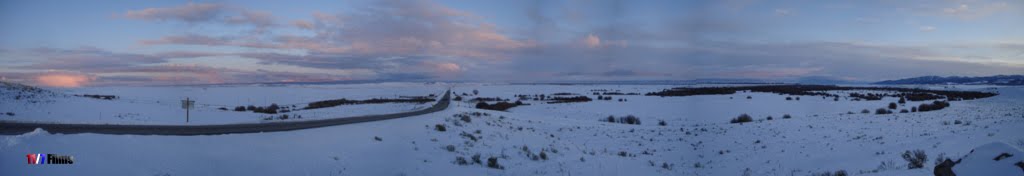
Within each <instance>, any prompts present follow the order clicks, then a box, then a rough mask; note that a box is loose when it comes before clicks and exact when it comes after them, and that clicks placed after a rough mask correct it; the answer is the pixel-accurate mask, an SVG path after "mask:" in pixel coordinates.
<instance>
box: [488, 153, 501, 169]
mask: <svg viewBox="0 0 1024 176" xmlns="http://www.w3.org/2000/svg"><path fill="white" fill-rule="evenodd" d="M487 167H489V168H494V169H502V170H503V169H505V166H501V164H498V158H496V157H493V156H492V157H490V158H487Z"/></svg>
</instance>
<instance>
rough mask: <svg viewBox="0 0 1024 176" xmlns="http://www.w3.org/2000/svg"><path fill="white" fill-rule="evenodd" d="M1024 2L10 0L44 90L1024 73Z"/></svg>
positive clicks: (10, 32) (13, 59) (5, 23)
mask: <svg viewBox="0 0 1024 176" xmlns="http://www.w3.org/2000/svg"><path fill="white" fill-rule="evenodd" d="M1022 29H1024V1H1019V0H1005V1H1000V0H991V1H989V0H962V1H961V0H937V1H935V0H906V1H887V0H878V1H872V0H864V1H810V0H808V1H764V0H716V1H677V0H669V1H653V0H652V1H648V0H640V1H625V0H622V1H602V0H593V1H592V0H567V1H549V0H522V1H461V0H440V1H420V0H409V1H389V0H384V1H359V0H355V1H329V0H325V1H260V0H246V1H234V0H224V1H91V0H90V1H56V0H11V1H0V80H3V81H8V82H18V83H24V84H30V85H41V86H50V87H82V86H110V85H187V84H220V83H265V82H322V81H352V80H354V81H478V82H550V81H612V80H692V79H760V80H782V81H786V80H800V79H808V78H817V79H832V80H844V81H861V82H873V81H880V80H888V79H899V78H907V77H916V76H926V75H939V76H988V75H998V74H1024V30H1022Z"/></svg>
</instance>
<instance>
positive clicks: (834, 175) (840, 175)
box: [811, 170, 846, 176]
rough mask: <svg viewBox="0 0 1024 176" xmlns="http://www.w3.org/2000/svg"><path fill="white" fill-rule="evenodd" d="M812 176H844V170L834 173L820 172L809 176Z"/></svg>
mask: <svg viewBox="0 0 1024 176" xmlns="http://www.w3.org/2000/svg"><path fill="white" fill-rule="evenodd" d="M811 175H813V176H846V170H837V171H836V172H834V173H833V172H822V173H815V174H811Z"/></svg>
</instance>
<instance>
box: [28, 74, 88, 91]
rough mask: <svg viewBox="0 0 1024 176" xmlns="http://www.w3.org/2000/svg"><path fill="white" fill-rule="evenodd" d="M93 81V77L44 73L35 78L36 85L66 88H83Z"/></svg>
mask: <svg viewBox="0 0 1024 176" xmlns="http://www.w3.org/2000/svg"><path fill="white" fill-rule="evenodd" d="M93 80H94V78H93V77H90V76H87V75H80V74H72V73H45V74H42V75H39V76H36V77H35V83H36V84H39V85H43V86H50V87H67V88H72V87H81V86H85V85H87V84H89V83H90V82H91V81H93Z"/></svg>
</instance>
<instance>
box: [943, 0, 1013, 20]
mask: <svg viewBox="0 0 1024 176" xmlns="http://www.w3.org/2000/svg"><path fill="white" fill-rule="evenodd" d="M971 3H973V4H967V3H959V4H954V5H953V6H949V7H944V8H941V10H940V12H941V14H943V15H945V16H950V17H956V18H960V19H964V20H970V19H977V18H984V17H988V16H991V15H994V14H998V13H1002V12H1008V11H1013V10H1014V8H1017V7H1015V6H1011V5H1010V4H1008V3H1006V2H1001V1H993V2H971Z"/></svg>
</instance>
